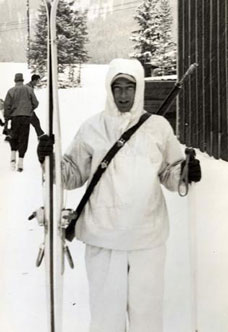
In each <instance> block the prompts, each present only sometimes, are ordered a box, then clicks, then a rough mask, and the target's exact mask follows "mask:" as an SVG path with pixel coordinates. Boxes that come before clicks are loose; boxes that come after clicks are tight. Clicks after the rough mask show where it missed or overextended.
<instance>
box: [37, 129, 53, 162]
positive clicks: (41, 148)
mask: <svg viewBox="0 0 228 332" xmlns="http://www.w3.org/2000/svg"><path fill="white" fill-rule="evenodd" d="M53 145H54V138H53V137H50V136H48V135H42V136H41V137H40V139H39V144H38V146H37V155H38V159H39V162H40V163H43V162H44V159H45V157H47V156H50V155H51V154H52V153H53Z"/></svg>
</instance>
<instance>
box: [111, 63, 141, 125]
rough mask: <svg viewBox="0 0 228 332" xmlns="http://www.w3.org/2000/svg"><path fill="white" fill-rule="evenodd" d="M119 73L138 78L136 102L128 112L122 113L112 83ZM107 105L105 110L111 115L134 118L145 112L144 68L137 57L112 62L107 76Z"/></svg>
mask: <svg viewBox="0 0 228 332" xmlns="http://www.w3.org/2000/svg"><path fill="white" fill-rule="evenodd" d="M118 74H128V75H131V76H133V77H134V78H135V80H136V91H135V100H134V104H133V106H132V108H131V110H130V112H127V113H121V112H120V111H119V110H118V108H117V106H116V104H115V101H114V98H113V94H112V89H111V83H112V80H113V78H114V77H115V76H116V75H118ZM106 91H107V97H106V105H105V112H107V113H108V114H109V115H111V116H119V117H128V118H129V117H130V118H131V119H134V118H136V117H139V116H140V115H141V114H142V113H143V109H144V69H143V67H142V65H141V63H140V62H139V61H138V60H136V59H130V60H129V59H114V60H112V61H111V62H110V65H109V70H108V72H107V76H106Z"/></svg>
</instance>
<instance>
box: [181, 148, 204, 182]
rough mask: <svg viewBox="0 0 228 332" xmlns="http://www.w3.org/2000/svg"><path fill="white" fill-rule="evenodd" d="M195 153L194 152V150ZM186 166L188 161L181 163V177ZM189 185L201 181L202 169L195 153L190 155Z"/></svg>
mask: <svg viewBox="0 0 228 332" xmlns="http://www.w3.org/2000/svg"><path fill="white" fill-rule="evenodd" d="M192 151H194V150H192ZM185 165H186V160H184V161H182V163H181V176H182V175H183V172H185V170H186V169H185ZM187 166H188V175H187V176H188V183H191V182H199V181H200V180H201V167H200V161H199V160H198V159H196V158H195V151H194V153H189V162H188V165H187Z"/></svg>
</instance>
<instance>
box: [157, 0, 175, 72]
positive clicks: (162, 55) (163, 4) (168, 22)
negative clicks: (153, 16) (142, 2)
mask: <svg viewBox="0 0 228 332" xmlns="http://www.w3.org/2000/svg"><path fill="white" fill-rule="evenodd" d="M159 15H160V27H159V31H158V34H159V47H158V49H157V50H156V52H155V54H154V60H155V61H156V64H157V65H158V66H159V68H161V74H169V73H172V72H175V70H176V44H175V42H174V41H173V38H172V32H171V26H172V23H173V18H172V14H171V7H170V3H169V0H160V7H159Z"/></svg>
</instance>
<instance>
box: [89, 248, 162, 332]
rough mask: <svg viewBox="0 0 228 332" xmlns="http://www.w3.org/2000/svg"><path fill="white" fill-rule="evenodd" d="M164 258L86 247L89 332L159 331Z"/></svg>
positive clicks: (157, 251)
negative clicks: (89, 314)
mask: <svg viewBox="0 0 228 332" xmlns="http://www.w3.org/2000/svg"><path fill="white" fill-rule="evenodd" d="M165 256H166V248H165V246H161V247H157V248H153V249H147V250H135V251H120V250H109V249H103V248H98V247H93V246H89V245H87V246H86V253H85V260H86V268H87V275H88V281H89V293H90V311H91V322H90V332H126V331H128V332H162V321H163V293H164V265H165ZM127 317H128V319H127ZM127 321H128V324H127ZM127 325H128V329H127Z"/></svg>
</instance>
